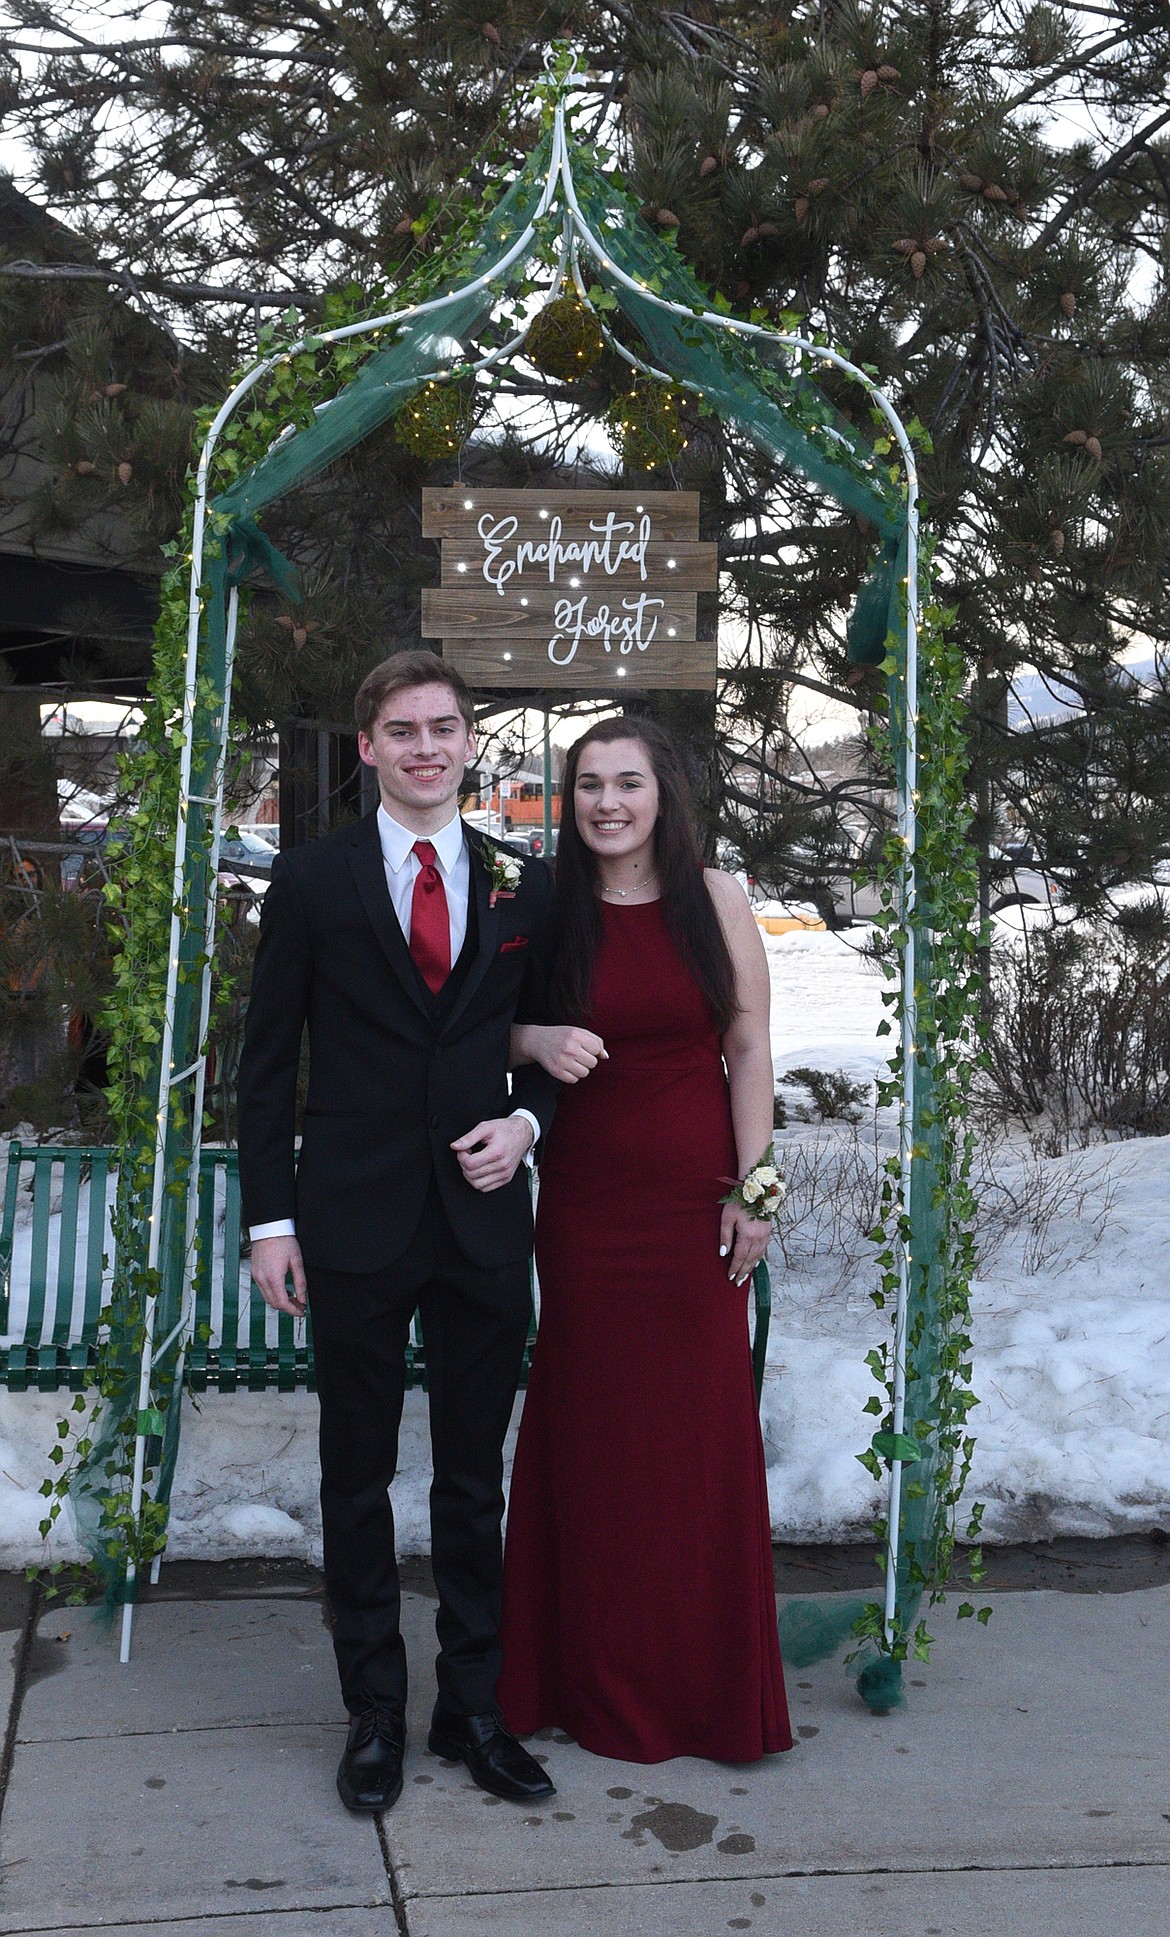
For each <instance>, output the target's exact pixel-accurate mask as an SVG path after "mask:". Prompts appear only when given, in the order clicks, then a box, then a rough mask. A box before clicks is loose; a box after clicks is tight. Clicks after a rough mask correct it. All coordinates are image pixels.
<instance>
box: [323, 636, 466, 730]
mask: <svg viewBox="0 0 1170 1937" xmlns="http://www.w3.org/2000/svg"><path fill="white" fill-rule="evenodd" d="M410 686H446V687H448V688H449V689H450V691H451V692H452V693H453V695H454V697H455V704H456V705H457V706H458V708H459V711H460V712H461V713H462V715H463V718H464V722H465V724H466V726H467V730H468V732H470V731H471V729H472V727H473V726H474V725H475V703H474V701H473V700H472V697H471V688H470V687H469V686H468V684H467V681H466V680H465V679H464V677H463V675H462V673H458V672H456V670H455V668H454V666H448V665H447V664H446V662H445V661H444V660H442V659H440V658H439V655H438V653H436V652H427V651H425V650H419V651H416V652H394V653H391V655H390V657H389V659H383V660H382V661H381V662H380V663H379V664H378V665H377V666H373V667H371V669H370V671H369V672H368V673H367V674H366V676H365V678H364V679H363V681H362V683H361V685H360V686H359V687H358V689H357V692H356V693H355V694H354V699H353V717H354V719H355V720H356V722H357V728H358V732H359V733H366V734H368V733H369V732H370V731H371V729H372V728H373V726H374V725H375V724H376V722H377V718H378V715H379V713H380V712H381V711H382V708H383V706H384V705H385V704H386V701H387V700H388V699H390V698H391V696H392V695H393V694H394V693H404V692H405V691H406V690H407V688H408V687H410Z"/></svg>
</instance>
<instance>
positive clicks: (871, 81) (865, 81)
mask: <svg viewBox="0 0 1170 1937" xmlns="http://www.w3.org/2000/svg"><path fill="white" fill-rule="evenodd" d="M877 84H878V77H877V68H876V67H867V68H866V70H865V72H864V74H863V75H862V77H861V98H862V100H863V101H867V100H868V99H869V97H870V95H871V94H872V93H873V91H874V88H875V87H876V86H877Z"/></svg>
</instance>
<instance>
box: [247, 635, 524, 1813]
mask: <svg viewBox="0 0 1170 1937" xmlns="http://www.w3.org/2000/svg"><path fill="white" fill-rule="evenodd" d="M354 710H355V716H356V719H357V724H358V749H359V752H360V754H361V757H362V759H363V760H364V761H365V762H366V763H367V765H369V766H371V767H374V768H375V769H376V770H377V774H378V783H379V791H380V795H381V804H380V806H379V807H378V809H377V810H376V812H375V813H373V814H369V815H367V816H366V818H365V819H364V820H362V821H360V822H359V823H357V825H355V826H352V827H346V828H342V829H341V830H340V831H339V832H337V833H334V834H330V835H327V836H326V837H325V838H324V839H323V840H320V841H317V842H314V843H312V844H311V845H310V846H308V847H302V848H294V849H293V850H292V851H291V852H285V853H283V854H281V855H280V857H279V859H278V860H277V861H276V862H275V863H274V865H273V870H272V880H271V884H270V886H269V889H268V893H267V895H266V896H265V901H264V911H263V919H262V921H261V924H260V940H259V944H258V947H257V951H256V965H255V970H254V974H253V980H252V995H251V1001H250V1003H249V1007H248V1018H247V1027H246V1030H245V1036H244V1050H243V1056H242V1059H241V1063H240V1074H239V1145H240V1181H241V1186H242V1192H243V1203H244V1217H245V1221H246V1223H247V1225H248V1227H249V1232H250V1236H251V1240H252V1276H253V1278H254V1279H255V1281H256V1283H257V1285H258V1286H259V1287H260V1290H261V1292H262V1294H263V1296H264V1298H265V1300H266V1302H267V1303H268V1304H269V1305H271V1306H273V1307H274V1308H275V1309H276V1310H277V1311H285V1312H292V1313H294V1314H295V1315H297V1316H300V1315H303V1313H304V1311H305V1309H306V1303H307V1305H308V1306H309V1307H310V1308H311V1310H312V1315H313V1344H314V1352H315V1357H316V1367H317V1391H318V1394H319V1397H320V1402H321V1516H322V1525H323V1532H324V1544H325V1579H326V1585H327V1588H328V1593H329V1600H330V1605H331V1608H332V1613H333V1623H334V1627H333V1640H334V1648H335V1652H336V1655H337V1665H338V1670H339V1672H340V1676H341V1689H342V1696H343V1698H344V1701H345V1705H346V1708H347V1709H348V1710H349V1713H350V1716H351V1722H350V1729H349V1735H348V1739H347V1743H346V1749H345V1753H344V1755H343V1756H342V1759H341V1766H340V1768H339V1770H338V1774H337V1785H338V1790H339V1792H340V1795H341V1798H342V1800H343V1802H345V1803H346V1804H347V1806H348V1807H349V1808H350V1809H355V1810H368V1811H373V1810H380V1809H388V1808H389V1807H390V1806H391V1804H392V1803H393V1802H394V1801H395V1800H396V1799H397V1797H398V1795H399V1793H400V1792H401V1788H402V1757H403V1749H404V1745H405V1711H406V1655H405V1650H404V1648H403V1643H402V1636H401V1633H400V1630H399V1609H400V1595H399V1585H398V1572H397V1567H396V1563H395V1556H394V1520H393V1514H392V1512H391V1507H390V1500H389V1495H388V1488H389V1485H390V1481H391V1479H392V1478H393V1475H394V1469H395V1463H396V1459H397V1448H398V1428H399V1422H400V1419H401V1414H402V1403H403V1390H404V1382H405V1349H406V1343H407V1335H408V1327H409V1325H410V1322H411V1318H412V1315H413V1313H414V1311H415V1309H416V1307H417V1308H418V1309H419V1310H420V1311H421V1314H422V1328H423V1337H424V1340H425V1343H426V1354H427V1380H428V1387H429V1393H430V1417H431V1442H432V1450H433V1458H434V1485H433V1487H432V1489H431V1532H432V1558H433V1566H434V1575H435V1585H436V1587H437V1588H438V1593H439V1611H438V1617H437V1630H438V1639H439V1657H438V1681H439V1698H438V1703H437V1706H436V1708H435V1712H434V1716H433V1719H432V1723H431V1731H430V1737H429V1742H430V1747H431V1748H432V1750H434V1752H435V1753H436V1754H438V1755H442V1756H448V1757H458V1758H461V1759H462V1760H463V1761H464V1762H465V1763H466V1764H467V1767H468V1769H469V1770H470V1772H471V1774H472V1776H473V1777H474V1778H475V1780H476V1782H478V1783H479V1784H480V1786H481V1787H483V1788H485V1789H488V1790H491V1791H492V1792H493V1793H494V1794H496V1795H500V1796H505V1797H508V1798H511V1799H514V1800H517V1801H525V1802H528V1801H531V1800H533V1799H534V1798H536V1797H540V1796H548V1795H551V1794H552V1793H553V1790H552V1784H551V1783H550V1781H549V1779H548V1777H547V1776H546V1775H545V1773H544V1771H543V1769H542V1768H541V1766H540V1764H539V1763H538V1762H536V1761H535V1760H534V1758H533V1757H531V1756H530V1755H529V1754H528V1753H527V1751H526V1750H525V1749H523V1748H522V1747H521V1745H520V1743H518V1742H517V1741H516V1739H515V1738H514V1737H513V1736H511V1735H509V1734H508V1732H507V1731H506V1730H505V1729H504V1727H503V1725H502V1723H501V1721H500V1718H499V1715H498V1712H497V1711H496V1707H495V1686H496V1678H497V1675H498V1672H499V1639H498V1621H499V1604H500V1579H501V1548H500V1520H501V1515H502V1512H503V1491H502V1450H503V1442H504V1435H505V1432H506V1430H507V1426H508V1420H509V1417H510V1415H511V1411H512V1404H513V1400H514V1398H515V1393H516V1384H517V1378H518V1375H519V1371H520V1362H521V1357H522V1354H523V1350H524V1343H525V1338H526V1335H527V1329H528V1316H529V1282H528V1260H529V1255H530V1253H531V1249H532V1213H531V1205H530V1193H529V1187H528V1179H527V1176H526V1174H525V1161H524V1160H525V1158H526V1157H527V1155H528V1153H529V1151H530V1150H531V1149H532V1147H533V1146H534V1144H535V1142H536V1141H537V1140H538V1139H539V1137H540V1136H541V1135H542V1134H543V1132H544V1131H545V1130H546V1129H547V1128H548V1124H549V1122H550V1120H551V1117H552V1112H553V1108H554V1104H555V1097H556V1085H555V1083H554V1082H553V1081H552V1079H551V1078H550V1077H548V1076H546V1075H545V1073H544V1071H543V1070H541V1069H539V1068H537V1067H535V1066H532V1065H530V1066H527V1067H525V1068H523V1069H521V1070H518V1071H517V1073H516V1077H515V1080H514V1083H513V1087H512V1091H511V1094H510V1095H509V1091H508V1082H507V1069H508V1050H509V1034H510V1031H511V1027H512V1024H513V1022H514V1021H518V1020H519V1021H525V1020H528V1021H543V1020H544V1019H545V1014H544V1000H545V988H546V984H547V979H548V971H549V965H550V954H551V943H552V900H553V892H552V881H551V877H550V875H549V872H548V869H547V868H546V867H545V865H544V864H543V863H542V862H539V861H527V862H525V863H524V864H523V866H522V867H521V868H520V869H519V879H518V880H516V881H515V882H514V883H504V882H503V881H502V879H501V877H502V873H503V870H502V869H501V867H500V865H499V862H498V861H496V862H495V863H494V864H493V861H492V859H491V854H490V852H485V849H484V843H483V839H482V837H481V836H480V835H479V834H478V833H477V832H476V830H475V829H473V828H470V827H468V826H466V825H465V823H464V822H463V821H462V820H461V818H460V816H459V812H458V793H459V786H460V782H461V780H462V777H463V771H464V768H465V766H466V764H467V762H468V761H469V760H470V759H471V758H472V757H473V756H474V753H475V738H474V732H473V713H472V703H471V695H470V694H469V692H468V690H467V687H466V686H465V685H464V683H463V681H462V679H461V678H460V677H459V675H458V673H456V672H455V671H454V670H453V669H452V668H450V667H448V666H445V665H444V663H443V661H442V660H441V659H439V658H438V657H436V655H435V654H433V653H428V652H406V653H399V654H397V655H395V656H394V657H393V658H391V659H387V660H385V661H384V662H383V663H382V664H381V665H380V666H376V667H375V668H374V670H373V672H371V673H370V674H369V675H368V677H367V678H366V679H365V681H364V682H363V684H362V686H361V688H360V690H359V692H358V695H357V698H356V701H355V705H354ZM306 1028H307V1030H308V1039H309V1079H308V1098H307V1102H306V1105H305V1110H304V1124H303V1134H302V1142H301V1151H300V1159H299V1162H294V1141H293V1140H294V1114H295V1107H296V1090H297V1070H298V1064H299V1058H300V1048H301V1038H302V1035H303V1033H304V1031H305V1029H306Z"/></svg>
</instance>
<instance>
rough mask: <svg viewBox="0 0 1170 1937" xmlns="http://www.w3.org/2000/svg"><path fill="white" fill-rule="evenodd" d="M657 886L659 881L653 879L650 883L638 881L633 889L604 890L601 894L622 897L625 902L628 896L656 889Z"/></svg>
mask: <svg viewBox="0 0 1170 1937" xmlns="http://www.w3.org/2000/svg"><path fill="white" fill-rule="evenodd" d="M657 886H658V883H657V881H655V880H653V879H651V880H649V881H636V882H635V883H634V886H633V887H632V888H603V889H602V890H601V892H602V894H603V895H620V897H621V899H622V900H623V901H624V900H625V899H626V896H627V895H636V894H641V893H642V892H643V890H644V889H646V888H656V887H657Z"/></svg>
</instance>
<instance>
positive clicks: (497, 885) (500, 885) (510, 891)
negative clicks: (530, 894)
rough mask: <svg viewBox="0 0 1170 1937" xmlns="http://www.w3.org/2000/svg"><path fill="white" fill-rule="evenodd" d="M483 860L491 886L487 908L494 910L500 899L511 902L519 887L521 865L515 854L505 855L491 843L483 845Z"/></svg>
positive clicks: (486, 842) (501, 849)
mask: <svg viewBox="0 0 1170 1937" xmlns="http://www.w3.org/2000/svg"><path fill="white" fill-rule="evenodd" d="M483 858H484V862H485V864H486V866H487V871H488V879H489V881H490V882H491V884H492V891H491V894H490V895H489V896H488V907H489V908H494V907H495V905H496V903H497V901H499V900H501V899H502V900H504V901H511V900H512V898H513V897H514V895H515V893H516V890H517V888H518V887H519V886H520V872H521V868H522V866H523V863H522V862H521V861H520V860H519V859H518V858H517V856H516V855H515V854H505V853H504V850H503V848H499V847H495V846H493V844H492V843H491V841H485V842H484V844H483Z"/></svg>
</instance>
